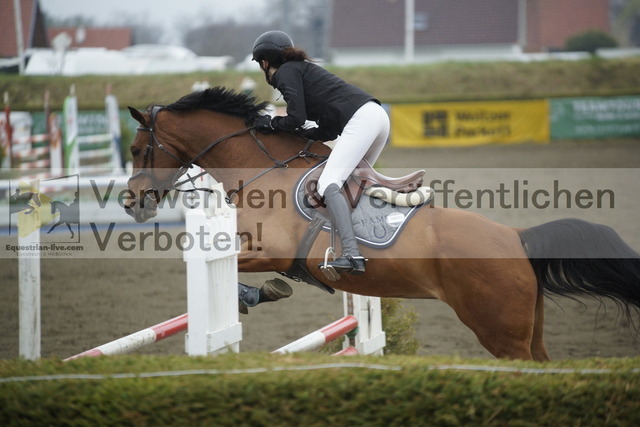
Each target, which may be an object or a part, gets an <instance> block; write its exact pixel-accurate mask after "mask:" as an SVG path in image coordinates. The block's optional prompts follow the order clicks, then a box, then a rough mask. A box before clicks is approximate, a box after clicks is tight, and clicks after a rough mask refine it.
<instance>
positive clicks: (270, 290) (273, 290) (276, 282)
mask: <svg viewBox="0 0 640 427" xmlns="http://www.w3.org/2000/svg"><path fill="white" fill-rule="evenodd" d="M292 294H293V289H291V286H289V284H288V283H287V282H285V281H284V280H281V279H271V280H267V281H266V282H265V283H264V285H263V286H262V288H260V302H268V301H278V300H280V299H283V298H289V297H290V296H291V295H292Z"/></svg>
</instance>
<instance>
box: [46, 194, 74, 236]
mask: <svg viewBox="0 0 640 427" xmlns="http://www.w3.org/2000/svg"><path fill="white" fill-rule="evenodd" d="M56 212H60V219H59V220H58V222H56V223H55V224H53V226H52V227H51V228H50V229H49V231H47V234H50V233H51V232H52V231H53V229H54V228H56V227H57V226H59V225H61V224H65V225H66V226H67V228H68V229H69V232H70V233H71V238H72V239H73V236H74V235H75V233H74V232H73V230H72V229H71V224H79V223H80V218H79V212H78V205H77V204H76V203H72V204H71V205H67V204H66V203H63V202H58V201H51V214H55V213H56Z"/></svg>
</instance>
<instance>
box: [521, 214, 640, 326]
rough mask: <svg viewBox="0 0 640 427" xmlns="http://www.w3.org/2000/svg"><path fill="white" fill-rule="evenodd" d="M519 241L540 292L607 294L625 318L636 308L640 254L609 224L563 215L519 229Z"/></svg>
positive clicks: (639, 307) (639, 292) (639, 302)
mask: <svg viewBox="0 0 640 427" xmlns="http://www.w3.org/2000/svg"><path fill="white" fill-rule="evenodd" d="M520 240H521V242H522V246H523V247H524V249H525V251H526V253H527V256H528V257H529V260H530V261H531V265H532V267H533V270H534V272H535V275H536V278H537V279H538V286H539V287H540V288H541V290H542V291H543V292H544V293H547V294H556V295H562V296H569V297H574V296H579V295H589V296H591V297H595V298H597V299H600V298H602V297H607V298H611V299H612V300H614V301H615V302H616V303H617V304H618V306H619V307H620V308H622V309H623V311H624V313H625V314H626V316H627V317H630V316H631V312H632V311H638V310H640V255H639V254H638V253H637V252H635V251H634V250H633V249H631V248H630V247H629V246H628V245H627V244H626V243H625V242H623V241H622V239H621V238H620V236H619V235H618V234H617V233H616V232H615V231H614V230H613V229H612V228H610V227H607V226H605V225H600V224H594V223H591V222H587V221H582V220H578V219H563V220H559V221H553V222H549V223H546V224H542V225H538V226H536V227H532V228H528V229H525V230H522V231H520ZM630 320H632V319H630Z"/></svg>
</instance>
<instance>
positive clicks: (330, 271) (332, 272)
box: [318, 247, 340, 282]
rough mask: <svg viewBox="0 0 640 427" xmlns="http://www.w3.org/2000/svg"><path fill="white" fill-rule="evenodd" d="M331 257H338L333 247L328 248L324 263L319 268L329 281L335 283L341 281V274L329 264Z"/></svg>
mask: <svg viewBox="0 0 640 427" xmlns="http://www.w3.org/2000/svg"><path fill="white" fill-rule="evenodd" d="M329 255H331V257H332V258H334V259H335V257H336V253H335V252H334V251H333V248H332V247H328V248H327V250H326V251H325V252H324V263H322V264H320V265H319V266H318V268H320V271H322V273H323V274H324V277H326V278H327V280H330V281H332V282H335V281H337V280H339V279H340V273H338V272H337V271H336V269H335V268H333V266H332V265H330V264H329Z"/></svg>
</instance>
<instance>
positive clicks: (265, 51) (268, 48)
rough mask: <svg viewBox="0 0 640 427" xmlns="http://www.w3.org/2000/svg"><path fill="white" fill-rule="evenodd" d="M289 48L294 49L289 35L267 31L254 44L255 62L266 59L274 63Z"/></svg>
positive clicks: (276, 31) (282, 32)
mask: <svg viewBox="0 0 640 427" xmlns="http://www.w3.org/2000/svg"><path fill="white" fill-rule="evenodd" d="M288 47H293V40H291V37H289V34H287V33H285V32H284V31H278V30H273V31H267V32H266V33H264V34H262V35H261V36H260V37H258V38H257V39H256V41H255V42H254V43H253V50H252V54H253V60H254V61H257V62H260V61H261V60H263V59H266V60H268V61H270V62H272V61H273V60H274V59H276V58H278V57H279V56H280V54H281V53H282V51H283V50H285V49H286V48H288Z"/></svg>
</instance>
